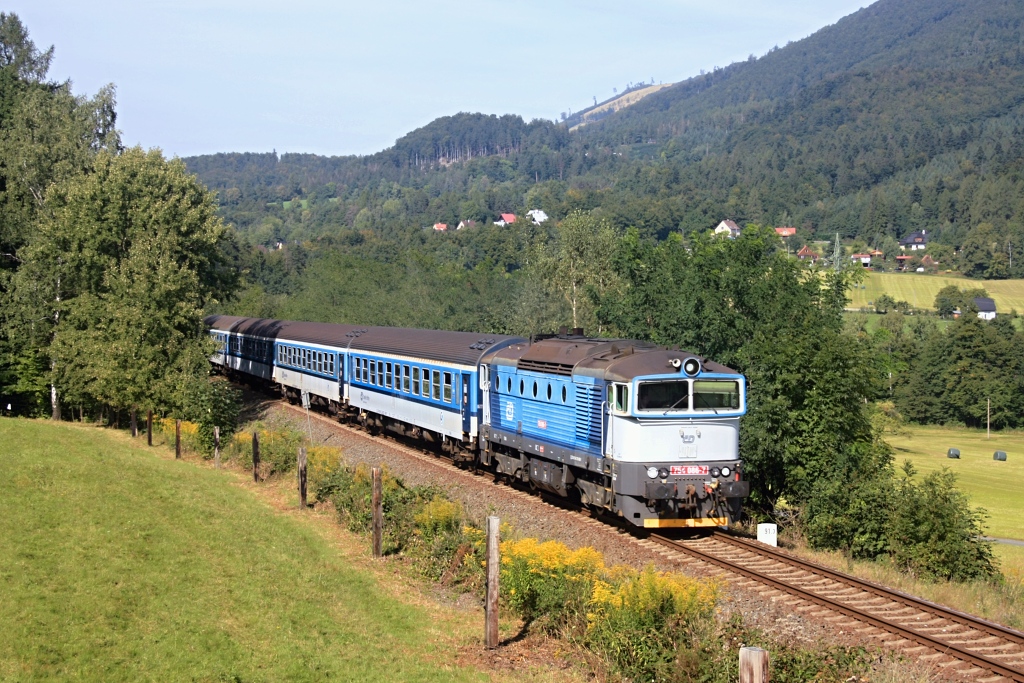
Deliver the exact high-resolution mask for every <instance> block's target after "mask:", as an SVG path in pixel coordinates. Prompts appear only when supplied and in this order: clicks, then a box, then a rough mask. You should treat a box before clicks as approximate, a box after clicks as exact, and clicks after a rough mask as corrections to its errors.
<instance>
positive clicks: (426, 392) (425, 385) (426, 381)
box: [420, 368, 430, 398]
mask: <svg viewBox="0 0 1024 683" xmlns="http://www.w3.org/2000/svg"><path fill="white" fill-rule="evenodd" d="M420 395H421V396H426V397H427V398H430V370H428V369H426V368H423V382H421V383H420Z"/></svg>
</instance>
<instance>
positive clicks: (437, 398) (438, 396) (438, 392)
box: [434, 370, 441, 401]
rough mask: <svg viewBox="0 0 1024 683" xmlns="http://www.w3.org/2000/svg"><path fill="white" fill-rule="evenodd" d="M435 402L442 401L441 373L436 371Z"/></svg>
mask: <svg viewBox="0 0 1024 683" xmlns="http://www.w3.org/2000/svg"><path fill="white" fill-rule="evenodd" d="M434 400H435V401H440V400H441V372H440V371H439V370H434Z"/></svg>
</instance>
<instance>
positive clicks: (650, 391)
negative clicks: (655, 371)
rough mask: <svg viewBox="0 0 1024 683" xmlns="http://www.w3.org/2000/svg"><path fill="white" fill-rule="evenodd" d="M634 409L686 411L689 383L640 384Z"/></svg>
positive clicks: (671, 381) (674, 381)
mask: <svg viewBox="0 0 1024 683" xmlns="http://www.w3.org/2000/svg"><path fill="white" fill-rule="evenodd" d="M636 407H637V410H687V409H688V408H689V407H690V383H689V381H687V380H670V381H668V382H640V386H639V388H638V389H637V394H636Z"/></svg>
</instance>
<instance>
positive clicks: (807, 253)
mask: <svg viewBox="0 0 1024 683" xmlns="http://www.w3.org/2000/svg"><path fill="white" fill-rule="evenodd" d="M796 257H797V258H798V259H800V260H801V261H806V260H808V259H810V261H811V263H817V261H818V259H819V258H820V257H819V256H818V255H817V254H815V253H814V252H813V251H812V250H811V248H810V247H809V246H807V245H806V244H805V245H804V246H802V247H800V251H798V252H796Z"/></svg>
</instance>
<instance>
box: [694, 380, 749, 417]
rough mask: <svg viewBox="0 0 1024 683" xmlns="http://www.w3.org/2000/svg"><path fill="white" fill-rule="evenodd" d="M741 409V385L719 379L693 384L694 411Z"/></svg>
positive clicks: (698, 381) (699, 381)
mask: <svg viewBox="0 0 1024 683" xmlns="http://www.w3.org/2000/svg"><path fill="white" fill-rule="evenodd" d="M739 407H740V383H739V382H735V381H728V380H719V379H714V380H711V379H704V380H702V379H699V380H696V381H695V382H694V383H693V408H694V410H701V409H711V410H716V409H719V408H729V409H738V408H739Z"/></svg>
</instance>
